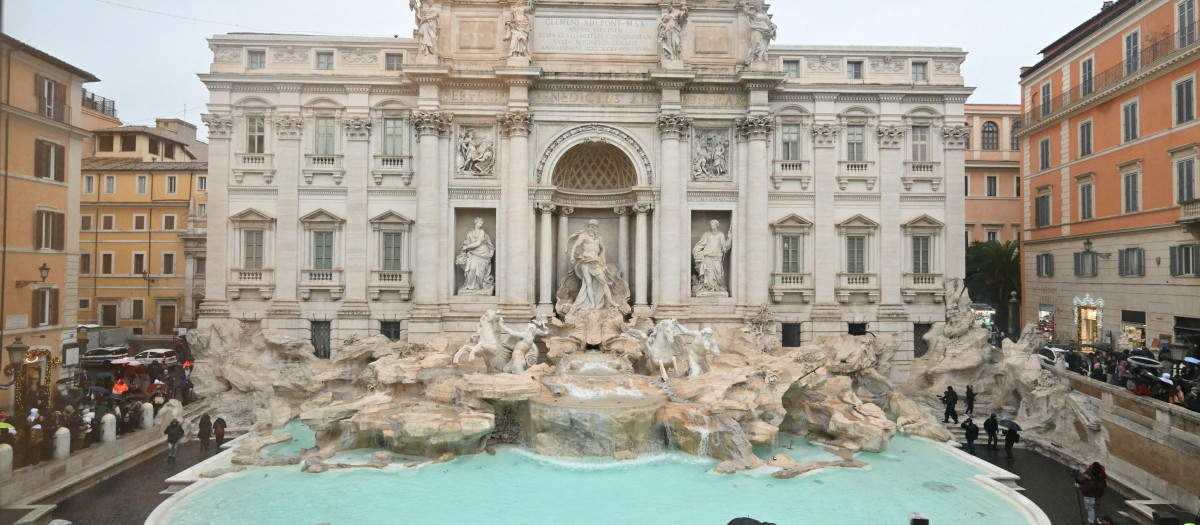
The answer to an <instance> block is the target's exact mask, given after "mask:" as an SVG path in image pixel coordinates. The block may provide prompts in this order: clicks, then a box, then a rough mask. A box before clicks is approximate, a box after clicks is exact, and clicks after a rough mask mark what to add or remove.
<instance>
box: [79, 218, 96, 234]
mask: <svg viewBox="0 0 1200 525" xmlns="http://www.w3.org/2000/svg"><path fill="white" fill-rule="evenodd" d="M92 222H93V217H92V216H91V215H80V216H79V229H80V230H82V231H85V232H90V231H92V226H93V225H92Z"/></svg>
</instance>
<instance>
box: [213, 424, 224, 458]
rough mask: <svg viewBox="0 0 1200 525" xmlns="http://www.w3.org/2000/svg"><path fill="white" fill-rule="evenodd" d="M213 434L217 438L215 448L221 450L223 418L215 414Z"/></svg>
mask: <svg viewBox="0 0 1200 525" xmlns="http://www.w3.org/2000/svg"><path fill="white" fill-rule="evenodd" d="M213 436H214V437H216V438H217V450H221V445H223V444H225V418H223V417H221V416H217V420H216V421H213Z"/></svg>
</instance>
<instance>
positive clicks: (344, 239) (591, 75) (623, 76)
mask: <svg viewBox="0 0 1200 525" xmlns="http://www.w3.org/2000/svg"><path fill="white" fill-rule="evenodd" d="M410 3H411V7H412V8H413V12H414V16H415V17H416V21H417V29H416V31H415V32H414V35H413V38H411V39H409V38H403V39H401V38H361V37H337V36H321V37H315V36H286V35H266V34H231V35H220V36H216V37H213V38H212V39H211V40H210V45H211V48H212V50H213V53H214V60H213V63H212V66H211V69H210V71H209V72H208V73H206V74H203V75H201V78H202V80H203V81H204V82H205V83H206V85H207V86H208V88H209V90H210V93H211V101H210V104H209V113H208V114H207V115H205V117H204V119H205V122H206V123H207V124H208V126H209V138H210V141H211V147H210V160H209V181H210V182H209V184H210V186H209V191H210V192H211V195H210V197H209V206H208V214H209V216H210V217H209V221H208V224H209V230H208V235H209V247H210V252H209V255H208V260H207V264H208V278H207V289H206V298H205V302H204V303H203V306H202V308H201V311H202V317H203V318H204V319H206V320H209V321H210V322H211V320H213V319H222V318H236V319H242V320H244V321H246V322H251V323H258V324H259V325H260V326H262V327H263V328H272V329H277V330H283V331H285V332H288V333H291V334H293V335H296V336H301V337H312V338H313V339H314V344H316V345H317V347H318V353H322V352H326V353H328V352H336V351H337V349H338V348H339V347H340V345H341V344H342V343H343V342H345V341H346V340H349V339H352V338H358V337H362V336H365V335H367V334H371V333H377V332H380V331H382V332H384V333H385V334H387V335H389V336H392V337H395V338H404V339H408V340H411V341H424V340H430V339H433V338H437V337H440V336H443V335H447V336H450V337H452V338H453V337H462V338H465V337H466V334H469V333H471V332H472V331H473V330H474V326H475V323H476V322H477V320H478V319H479V318H480V315H482V314H483V313H485V312H487V311H488V310H492V309H498V310H499V311H500V312H502V313H503V314H504V315H507V316H509V317H513V318H518V317H529V316H533V315H536V314H547V315H562V314H563V310H564V309H570V308H572V307H573V306H576V305H577V304H579V303H577V301H583V302H584V303H586V302H589V301H591V302H597V301H598V302H603V303H605V304H614V305H617V306H619V307H620V309H621V310H622V311H623V312H624V313H625V315H627V316H641V317H656V318H677V319H681V320H685V321H686V322H688V323H691V324H698V325H705V326H710V327H712V328H714V329H715V331H716V332H717V333H718V334H719V337H722V338H730V337H736V336H737V330H738V329H739V328H741V327H743V326H744V325H745V323H746V321H747V319H749V318H750V317H752V316H753V315H754V314H755V313H757V312H759V311H760V309H761V308H762V307H763V306H764V305H765V306H770V307H771V308H772V309H773V311H774V315H775V319H776V320H777V321H778V323H779V324H778V325H777V328H779V331H780V337H783V338H784V339H785V341H786V342H787V343H788V344H798V342H803V341H810V340H813V339H814V338H816V337H819V336H821V335H824V334H835V333H845V332H847V331H868V332H871V333H875V334H896V335H898V336H900V337H901V338H902V339H903V340H905V341H906V343H905V345H904V348H903V349H902V350H901V353H900V354H898V357H897V360H898V361H899V362H901V364H902V363H903V361H905V360H907V359H911V355H912V349H913V344H912V343H913V339H914V332H916V333H917V335H919V334H920V333H922V332H923V331H924V330H926V329H928V326H929V325H930V324H933V323H937V322H941V321H943V320H944V319H945V314H944V312H945V307H944V305H942V304H941V303H942V301H943V299H944V297H945V290H946V288H947V286H948V283H950V282H951V281H953V280H954V279H958V278H961V277H962V273H963V252H964V249H965V245H964V242H965V241H964V211H963V194H964V188H963V184H964V181H963V177H964V169H963V164H964V157H963V155H964V153H963V148H964V146H965V145H966V144H965V142H966V140H967V139H966V137H967V129H966V128H965V127H964V126H963V122H964V116H963V104H964V103H965V102H966V99H967V97H968V95H969V94H970V93H971V88H967V87H964V86H963V79H962V76H961V74H960V65H961V63H962V61H963V60H964V58H965V53H964V52H962V51H961V50H959V49H949V48H920V47H918V48H902V47H855V46H849V47H846V46H843V47H828V46H776V45H771V43H772V41H774V40H775V39H776V37H777V35H778V33H779V32H780V31H787V30H788V29H789V28H788V26H789V21H787V20H778V19H773V18H772V16H771V14H770V10H769V6H768V5H765V4H763V3H761V2H758V1H753V0H750V1H747V0H698V1H697V0H693V1H691V2H688V3H687V4H686V5H684V4H671V3H669V2H667V1H657V0H613V1H608V0H606V1H600V2H596V1H592V2H579V1H571V0H538V1H536V2H533V3H532V5H530V3H529V2H528V1H526V0H511V1H510V0H493V1H481V0H472V1H465V0H463V1H460V0H421V1H418V0H413V1H412V2H410ZM597 283H599V284H597ZM600 285H603V286H605V288H603V289H600V288H589V287H590V286H593V287H594V286H600ZM622 286H623V288H622ZM589 290H596V291H598V292H597V294H596V295H590V293H591V292H590V291H589ZM568 292H569V293H568ZM600 292H603V293H600ZM585 296H586V297H585ZM610 301H611V303H609V302H610ZM204 324H205V323H204V321H203V320H202V321H201V326H203V325H204Z"/></svg>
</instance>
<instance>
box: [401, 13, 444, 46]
mask: <svg viewBox="0 0 1200 525" xmlns="http://www.w3.org/2000/svg"><path fill="white" fill-rule="evenodd" d="M408 8H409V9H412V10H413V12H414V13H415V14H416V18H417V35H418V38H417V43H418V44H419V45H420V46H419V47H420V50H421V54H422V55H437V54H438V50H437V45H438V16H439V15H440V14H441V9H439V8H438V6H437V5H436V4H433V3H432V2H430V1H429V0H426V1H425V2H421V1H420V0H409V2H408Z"/></svg>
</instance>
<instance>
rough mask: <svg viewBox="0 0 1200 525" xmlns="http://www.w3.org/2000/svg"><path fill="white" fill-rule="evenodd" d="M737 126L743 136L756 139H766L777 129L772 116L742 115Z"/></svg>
mask: <svg viewBox="0 0 1200 525" xmlns="http://www.w3.org/2000/svg"><path fill="white" fill-rule="evenodd" d="M737 128H738V131H739V132H741V134H742V136H744V137H746V138H748V139H751V140H754V139H762V140H766V138H767V137H768V136H770V135H771V131H772V130H774V129H775V119H772V118H771V117H742V118H740V119H737Z"/></svg>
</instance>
